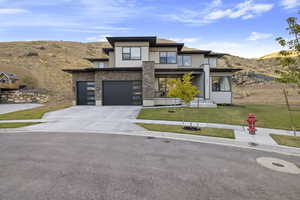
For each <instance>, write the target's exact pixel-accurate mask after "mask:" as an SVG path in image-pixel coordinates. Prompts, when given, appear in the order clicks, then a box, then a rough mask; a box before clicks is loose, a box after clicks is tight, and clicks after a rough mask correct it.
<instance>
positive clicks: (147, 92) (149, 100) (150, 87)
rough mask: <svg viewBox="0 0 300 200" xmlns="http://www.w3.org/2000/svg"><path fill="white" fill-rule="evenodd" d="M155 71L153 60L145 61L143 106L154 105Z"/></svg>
mask: <svg viewBox="0 0 300 200" xmlns="http://www.w3.org/2000/svg"><path fill="white" fill-rule="evenodd" d="M154 97H155V71H154V62H153V61H144V62H143V106H154Z"/></svg>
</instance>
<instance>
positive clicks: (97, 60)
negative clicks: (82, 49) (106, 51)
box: [85, 58, 109, 62]
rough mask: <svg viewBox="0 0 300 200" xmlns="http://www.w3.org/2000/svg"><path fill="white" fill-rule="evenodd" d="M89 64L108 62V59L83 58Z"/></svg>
mask: <svg viewBox="0 0 300 200" xmlns="http://www.w3.org/2000/svg"><path fill="white" fill-rule="evenodd" d="M85 59H86V60H88V61H90V62H108V61H109V58H85Z"/></svg>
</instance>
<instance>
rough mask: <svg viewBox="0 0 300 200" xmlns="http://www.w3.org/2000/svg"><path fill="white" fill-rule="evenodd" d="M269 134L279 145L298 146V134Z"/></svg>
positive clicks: (299, 146) (299, 138)
mask: <svg viewBox="0 0 300 200" xmlns="http://www.w3.org/2000/svg"><path fill="white" fill-rule="evenodd" d="M270 136H271V137H272V138H273V139H274V140H275V142H277V144H279V145H284V146H290V147H297V148H300V136H289V135H277V134H270Z"/></svg>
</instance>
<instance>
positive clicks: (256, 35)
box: [247, 32, 273, 41]
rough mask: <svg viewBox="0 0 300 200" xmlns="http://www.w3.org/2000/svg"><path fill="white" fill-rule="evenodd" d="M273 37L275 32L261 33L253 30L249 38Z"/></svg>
mask: <svg viewBox="0 0 300 200" xmlns="http://www.w3.org/2000/svg"><path fill="white" fill-rule="evenodd" d="M271 37H273V34H271V33H259V32H252V33H251V34H250V36H249V37H248V38H247V40H252V41H253V40H262V39H268V38H271Z"/></svg>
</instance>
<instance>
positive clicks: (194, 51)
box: [178, 50, 211, 55]
mask: <svg viewBox="0 0 300 200" xmlns="http://www.w3.org/2000/svg"><path fill="white" fill-rule="evenodd" d="M210 53H211V51H209V50H185V51H180V52H178V55H184V54H204V55H209V54H210Z"/></svg>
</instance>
